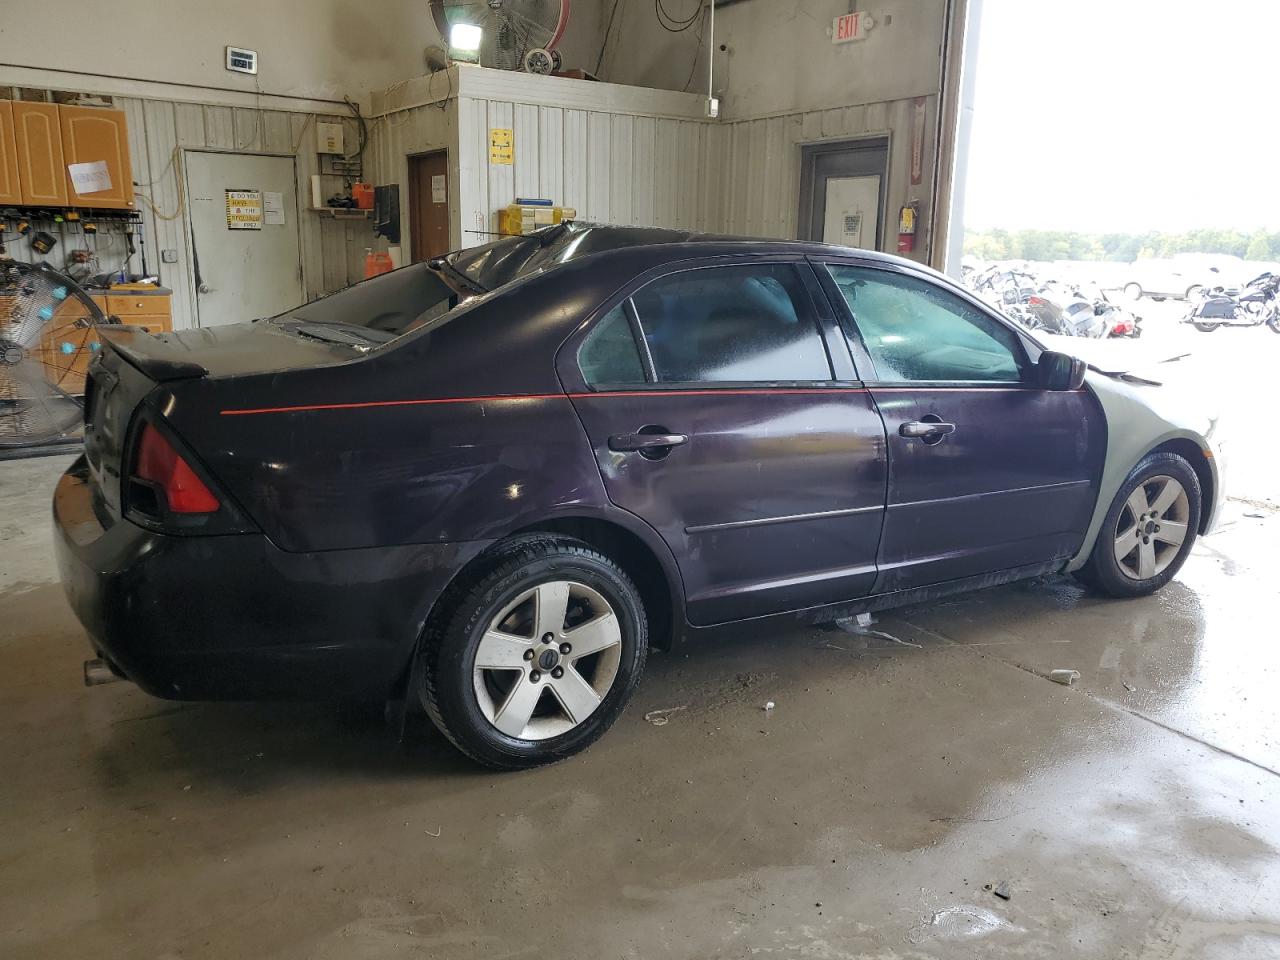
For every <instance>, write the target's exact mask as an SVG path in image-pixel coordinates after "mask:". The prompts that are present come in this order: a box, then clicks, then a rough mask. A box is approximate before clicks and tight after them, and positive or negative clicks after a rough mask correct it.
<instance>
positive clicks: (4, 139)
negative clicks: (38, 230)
mask: <svg viewBox="0 0 1280 960" xmlns="http://www.w3.org/2000/svg"><path fill="white" fill-rule="evenodd" d="M21 202H22V187H21V185H20V181H19V180H18V148H17V145H16V144H15V143H14V142H13V107H12V106H11V105H10V103H9V101H8V100H0V204H6V205H8V204H12V203H21Z"/></svg>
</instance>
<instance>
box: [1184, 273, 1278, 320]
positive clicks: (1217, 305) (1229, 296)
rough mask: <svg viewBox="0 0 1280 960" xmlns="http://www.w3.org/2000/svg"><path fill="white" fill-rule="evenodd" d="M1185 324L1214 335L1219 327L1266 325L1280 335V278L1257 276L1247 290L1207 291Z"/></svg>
mask: <svg viewBox="0 0 1280 960" xmlns="http://www.w3.org/2000/svg"><path fill="white" fill-rule="evenodd" d="M1183 322H1184V323H1189V324H1191V325H1192V326H1193V327H1195V328H1196V329H1197V330H1200V331H1202V332H1204V333H1212V332H1213V331H1214V330H1217V329H1218V328H1219V327H1259V326H1263V325H1266V326H1267V327H1269V328H1270V329H1271V331H1272V332H1273V333H1280V276H1277V275H1276V274H1274V273H1269V272H1268V273H1264V274H1261V275H1259V276H1257V277H1254V278H1253V279H1252V280H1250V281H1249V282H1248V283H1246V284H1245V285H1244V286H1243V287H1238V288H1233V287H1214V288H1213V289H1211V290H1204V291H1202V292H1201V294H1200V296H1199V297H1198V298H1197V299H1196V301H1195V302H1194V303H1193V304H1192V307H1191V312H1190V313H1189V314H1188V315H1187V317H1186V318H1185V319H1184V321H1183Z"/></svg>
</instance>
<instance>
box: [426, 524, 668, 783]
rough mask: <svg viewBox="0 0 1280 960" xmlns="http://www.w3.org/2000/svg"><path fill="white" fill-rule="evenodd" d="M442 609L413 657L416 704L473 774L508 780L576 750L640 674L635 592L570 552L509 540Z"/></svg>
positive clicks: (641, 636)
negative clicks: (476, 769) (510, 773)
mask: <svg viewBox="0 0 1280 960" xmlns="http://www.w3.org/2000/svg"><path fill="white" fill-rule="evenodd" d="M442 603H445V604H447V605H448V606H447V607H446V608H445V609H444V611H443V616H441V617H439V618H433V619H435V620H436V623H435V624H434V625H433V627H432V628H430V629H429V630H428V632H427V635H426V637H425V638H424V641H423V648H422V651H421V654H420V656H421V657H422V658H423V660H422V667H423V669H422V671H421V674H422V678H423V682H422V686H421V689H420V694H421V697H422V702H423V705H424V707H425V708H426V710H427V713H428V714H429V715H430V717H431V719H432V721H433V722H434V723H435V725H436V726H437V727H438V728H439V729H440V731H441V732H442V733H443V734H444V735H445V737H447V738H448V739H449V740H450V741H451V742H452V743H453V744H454V746H456V747H457V748H458V749H459V750H461V751H462V752H463V753H465V754H466V755H467V756H469V757H471V758H472V759H473V760H476V761H478V762H479V763H482V764H484V765H485V766H489V767H494V768H496V769H501V770H518V769H523V768H527V767H535V766H539V765H541V764H544V763H551V762H553V761H555V760H562V759H564V758H566V757H570V756H572V755H573V754H575V753H578V752H580V751H582V750H585V749H586V748H587V747H588V746H590V745H591V744H592V743H594V742H595V741H596V740H597V739H599V738H600V737H601V736H602V735H603V734H604V732H605V731H606V730H608V729H609V727H610V726H612V725H613V722H614V721H615V720H616V719H617V718H618V715H619V714H620V713H621V712H622V710H623V708H624V707H625V706H626V704H627V701H628V700H629V699H630V698H631V694H632V692H633V691H634V690H635V687H636V684H637V683H638V682H639V679H640V674H641V672H642V671H643V670H644V661H645V657H646V654H647V652H648V633H647V621H646V618H645V611H644V604H643V601H642V600H641V598H640V592H639V590H638V589H637V588H636V586H635V584H634V583H633V582H632V581H631V578H630V577H628V576H627V574H626V573H625V571H623V570H622V568H620V567H619V566H618V565H617V564H616V563H614V562H613V561H612V560H611V559H609V558H608V557H606V556H605V555H604V554H602V553H599V552H598V551H596V550H595V549H593V548H592V547H590V546H589V545H588V544H586V543H583V542H582V541H580V540H574V539H571V538H568V537H558V536H549V535H533V536H529V537H520V538H517V539H515V540H512V541H510V542H509V543H507V544H504V545H502V546H500V547H499V548H498V549H497V550H496V551H495V553H494V555H493V556H492V557H491V558H490V560H489V561H488V563H487V565H486V567H485V568H484V569H483V571H482V572H481V573H480V575H479V576H477V577H474V578H471V579H470V581H469V582H468V583H467V584H466V585H464V586H462V587H459V588H457V589H455V590H452V591H450V595H448V596H446V597H445V598H443V599H442Z"/></svg>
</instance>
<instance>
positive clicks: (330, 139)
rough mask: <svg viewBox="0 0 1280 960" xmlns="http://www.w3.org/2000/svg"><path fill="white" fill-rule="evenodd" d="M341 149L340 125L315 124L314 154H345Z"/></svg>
mask: <svg viewBox="0 0 1280 960" xmlns="http://www.w3.org/2000/svg"><path fill="white" fill-rule="evenodd" d="M345 152H346V151H345V150H343V147H342V124H340V123H317V124H316V153H345Z"/></svg>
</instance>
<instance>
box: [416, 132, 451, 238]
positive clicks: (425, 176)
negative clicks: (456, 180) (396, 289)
mask: <svg viewBox="0 0 1280 960" xmlns="http://www.w3.org/2000/svg"><path fill="white" fill-rule="evenodd" d="M409 247H410V250H409V252H410V254H411V255H412V258H413V262H414V263H417V262H418V261H419V260H430V259H431V258H432V257H438V256H441V255H442V254H445V253H448V252H449V154H448V152H447V151H445V150H437V151H435V152H434V153H424V154H421V155H420V156H416V157H410V158H409Z"/></svg>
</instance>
